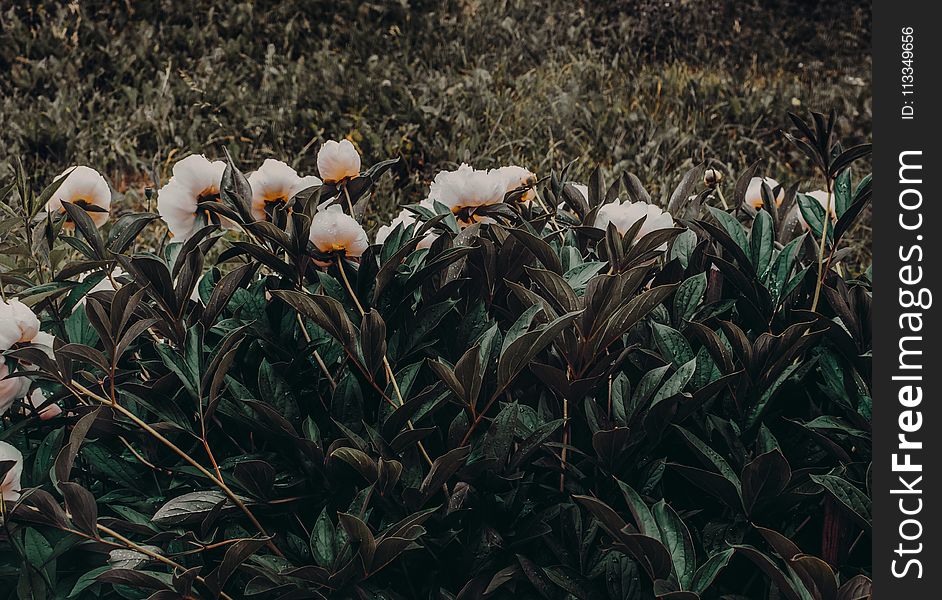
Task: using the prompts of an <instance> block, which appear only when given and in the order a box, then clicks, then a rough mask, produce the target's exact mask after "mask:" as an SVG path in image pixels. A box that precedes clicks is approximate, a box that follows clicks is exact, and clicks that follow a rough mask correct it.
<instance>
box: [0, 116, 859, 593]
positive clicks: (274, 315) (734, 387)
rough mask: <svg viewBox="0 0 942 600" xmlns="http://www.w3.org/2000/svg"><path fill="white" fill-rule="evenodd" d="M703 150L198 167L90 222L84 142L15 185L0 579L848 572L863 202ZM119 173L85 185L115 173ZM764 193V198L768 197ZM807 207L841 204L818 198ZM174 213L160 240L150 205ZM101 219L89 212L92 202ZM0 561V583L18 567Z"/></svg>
mask: <svg viewBox="0 0 942 600" xmlns="http://www.w3.org/2000/svg"><path fill="white" fill-rule="evenodd" d="M795 124H796V127H797V128H798V134H799V135H798V137H796V138H795V141H796V143H797V144H798V147H799V148H801V149H802V150H804V151H806V153H807V154H808V156H809V160H811V161H812V162H813V164H814V165H816V167H817V168H818V169H819V170H820V172H821V182H822V183H821V185H822V186H823V187H824V189H825V195H824V201H823V202H818V200H817V199H816V198H815V197H813V196H812V195H809V194H802V193H799V192H798V189H799V184H798V183H793V184H791V185H790V186H787V187H783V186H780V185H778V184H777V183H776V182H774V181H771V180H768V179H765V180H763V179H753V177H754V175H755V171H756V169H755V167H753V168H751V169H749V170H748V171H747V172H746V173H743V174H742V175H741V176H739V177H738V179H737V180H736V181H735V182H734V183H733V185H731V186H727V185H726V184H725V183H724V181H723V177H722V174H720V173H719V172H717V171H715V170H713V169H705V168H704V167H703V166H699V167H697V168H695V169H693V170H691V171H690V172H688V173H686V174H685V175H684V176H683V178H682V179H681V182H680V184H679V186H678V187H677V188H676V189H675V190H674V191H673V192H672V193H671V194H670V196H669V197H668V198H665V199H663V201H661V200H657V199H652V198H651V197H650V195H649V194H648V192H646V191H645V189H644V187H643V186H642V185H641V183H640V181H639V180H638V179H637V178H636V177H635V176H633V175H631V174H626V175H624V176H623V177H620V178H618V179H616V180H615V181H614V182H612V183H611V185H607V186H606V185H604V184H603V181H602V176H601V174H600V171H598V170H597V171H596V172H595V173H593V174H592V175H591V176H590V177H589V179H588V184H587V185H584V186H583V185H580V184H578V183H574V182H573V181H571V176H570V174H569V173H568V172H567V170H566V169H563V170H562V171H561V172H552V173H550V174H548V176H546V177H544V178H543V179H538V177H537V176H536V175H535V174H533V173H531V172H530V171H528V170H526V169H523V168H521V167H504V168H500V169H491V170H477V169H474V168H472V167H471V166H468V165H461V166H460V167H459V168H458V169H456V170H455V171H451V172H444V173H440V174H439V175H438V176H437V177H435V179H434V181H432V183H431V186H430V190H429V193H428V196H427V197H426V198H425V199H423V200H422V201H420V202H418V203H416V204H412V205H409V206H406V207H403V209H402V212H400V213H399V215H398V216H397V217H396V218H395V220H393V222H392V223H390V224H389V225H386V226H383V227H382V228H380V230H379V231H378V232H377V233H376V235H375V236H374V240H375V243H372V244H371V243H370V240H369V238H368V237H367V233H366V231H365V230H364V229H363V227H362V226H361V224H360V221H361V218H362V216H363V214H365V211H367V210H368V209H369V205H370V199H371V195H372V191H373V189H374V185H375V184H376V182H377V181H378V180H379V179H380V178H381V177H383V175H384V173H385V172H386V171H387V170H388V169H389V168H390V167H391V166H392V165H393V164H394V162H395V161H384V162H380V163H378V164H375V165H373V166H372V167H369V168H367V169H365V170H363V168H362V165H361V159H360V156H359V154H358V153H357V151H356V148H355V147H354V146H353V145H352V144H350V142H348V141H342V142H339V143H337V142H328V143H327V144H325V145H324V146H323V148H322V149H321V152H320V154H319V156H318V158H317V166H318V177H314V176H312V175H308V176H306V177H302V176H301V175H299V174H298V173H297V172H295V171H294V170H293V169H291V168H290V167H288V166H287V165H286V164H284V163H281V162H278V161H274V160H268V161H265V163H264V164H263V165H261V166H260V167H259V168H258V170H257V171H255V172H254V173H251V174H250V175H249V176H248V177H246V176H244V175H243V174H242V173H241V172H240V171H239V169H238V168H237V167H236V165H235V164H233V161H232V160H231V159H230V158H229V157H228V155H226V157H225V159H224V160H219V161H211V160H209V159H207V158H205V157H203V156H198V155H195V156H190V157H187V158H184V159H183V160H181V161H179V162H178V163H177V164H176V165H175V166H174V169H173V177H172V178H171V179H170V180H169V181H168V182H167V183H166V184H165V185H164V186H163V187H161V188H160V189H159V190H158V191H157V211H158V213H159V216H158V215H156V214H152V213H133V214H123V215H122V216H120V217H119V218H117V219H112V220H111V221H108V219H107V217H108V216H109V214H110V213H109V211H110V210H111V206H110V195H109V194H106V193H105V191H106V190H105V189H104V188H102V187H101V186H102V184H103V183H104V181H103V180H102V179H101V178H100V176H99V175H97V173H95V172H94V171H93V170H91V169H88V168H87V167H76V168H75V169H73V170H72V171H70V172H67V173H65V174H64V175H63V176H62V177H60V178H58V179H56V180H55V181H54V182H52V184H51V185H50V186H49V187H47V188H46V189H45V190H44V191H42V192H41V193H40V194H38V195H36V194H34V193H33V192H32V191H31V188H30V182H29V180H28V178H27V177H25V176H21V177H19V178H18V181H17V182H16V183H15V185H13V186H11V187H10V188H9V189H8V190H7V193H6V198H7V203H6V204H7V206H6V208H7V211H6V212H7V216H5V217H4V221H3V228H2V229H3V232H4V237H3V242H2V244H3V251H4V255H7V256H8V257H9V258H8V259H5V261H4V265H5V269H4V272H3V273H2V284H3V285H2V290H3V293H4V298H3V303H2V305H0V350H2V351H3V363H2V369H3V372H2V375H3V377H4V378H3V379H2V380H0V394H2V397H0V409H2V410H3V412H4V415H3V429H2V431H0V440H2V441H0V490H2V503H0V509H2V519H3V527H2V541H0V557H2V558H0V578H2V579H0V580H2V581H5V582H9V586H10V587H11V588H14V587H15V588H16V590H17V592H18V593H19V595H20V597H32V598H53V597H109V598H110V597H125V598H145V597H150V598H159V599H170V598H191V597H200V598H216V597H222V598H243V597H251V598H327V597H330V598H404V599H405V598H409V599H411V598H462V599H465V598H483V597H489V598H505V597H511V596H519V597H524V598H538V597H539V598H586V599H588V598H618V599H640V598H650V597H654V596H657V597H664V598H667V597H670V598H674V599H687V598H698V597H703V598H718V597H721V596H724V595H727V596H728V595H734V596H738V597H750V598H756V597H775V598H780V597H783V598H790V599H796V600H797V599H802V600H803V599H807V598H816V599H822V600H836V599H838V598H841V599H845V598H846V599H850V598H861V597H865V596H867V595H868V594H869V579H867V574H868V573H869V564H870V559H869V543H868V541H869V536H870V509H869V504H870V503H869V499H868V493H867V490H868V487H867V481H868V472H869V468H868V467H869V464H870V460H871V456H870V433H869V428H870V405H871V399H870V392H869V382H870V286H869V281H868V279H869V278H868V276H867V275H866V274H864V275H862V276H857V277H854V276H852V275H851V274H850V273H847V272H846V271H845V270H844V268H843V267H842V265H841V259H842V257H843V252H842V247H841V239H842V236H843V235H844V234H846V233H847V231H848V230H849V229H850V227H851V226H852V224H853V222H854V220H855V218H856V217H857V215H859V214H860V212H861V210H862V209H863V208H864V206H865V205H866V203H867V202H868V201H869V198H870V179H869V176H868V177H866V178H863V179H862V180H860V181H857V182H854V181H852V175H851V170H850V169H849V166H850V165H851V163H852V162H853V161H854V160H855V159H857V158H859V157H861V156H864V155H865V154H866V153H867V152H868V151H869V147H868V146H861V147H855V148H851V149H848V150H846V151H845V150H842V149H841V148H840V146H839V145H838V144H836V143H834V142H833V135H832V127H833V117H831V118H828V117H825V116H822V115H815V119H814V126H813V127H812V126H809V125H808V124H806V123H805V122H804V121H802V120H800V119H797V118H795ZM105 185H107V184H105ZM757 200H758V201H757ZM828 215H831V216H830V217H829V216H828ZM158 219H160V220H162V221H163V223H164V225H165V226H166V227H167V229H168V230H169V231H168V234H167V236H166V238H165V240H164V242H163V243H160V244H159V245H158V246H157V247H154V245H153V241H152V240H153V236H142V235H141V234H142V232H144V231H145V230H148V231H149V230H153V229H154V228H158V227H160V225H159V224H158V223H157V221H158ZM106 221H108V222H107V223H106ZM0 585H7V584H6V583H4V584H0Z"/></svg>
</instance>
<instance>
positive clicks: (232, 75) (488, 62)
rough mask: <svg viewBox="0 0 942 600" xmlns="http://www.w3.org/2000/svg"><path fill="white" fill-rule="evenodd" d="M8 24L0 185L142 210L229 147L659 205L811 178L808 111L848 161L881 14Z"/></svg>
mask: <svg viewBox="0 0 942 600" xmlns="http://www.w3.org/2000/svg"><path fill="white" fill-rule="evenodd" d="M0 25H2V26H0V70H2V71H3V72H4V73H6V74H7V75H6V76H5V77H4V78H3V79H2V80H0V144H2V145H3V147H4V148H5V150H6V152H5V154H4V156H3V157H0V173H3V172H7V173H9V171H10V169H11V165H12V161H13V160H14V159H15V158H17V157H18V158H20V159H21V160H23V161H24V163H25V165H26V167H27V170H28V171H30V172H31V173H32V174H33V175H35V176H37V177H38V178H43V177H45V178H51V177H52V176H54V175H56V174H58V173H59V172H61V171H62V170H63V169H64V168H65V167H67V166H69V165H71V164H74V163H75V162H78V163H85V164H91V165H95V166H96V168H98V169H99V170H102V172H104V173H105V174H106V176H107V177H108V178H109V180H110V181H111V182H112V184H113V186H114V188H115V189H116V191H118V192H119V193H123V192H127V191H130V192H132V195H131V200H138V199H140V198H141V197H142V195H141V193H140V192H141V191H142V188H143V187H144V186H145V185H152V184H154V183H155V180H156V181H158V182H159V181H162V180H165V179H166V178H167V177H168V168H169V164H170V163H171V162H172V159H173V158H174V156H176V157H178V158H179V157H180V156H182V155H183V154H186V153H188V152H192V151H197V150H199V151H204V150H205V151H208V152H209V153H210V154H213V153H216V154H217V155H221V154H222V150H221V146H222V145H224V144H225V145H227V146H228V147H229V149H230V151H231V152H233V154H234V156H235V157H236V159H237V161H238V162H239V164H240V165H241V167H242V168H243V169H244V170H246V171H250V170H252V169H253V168H254V167H255V166H256V165H258V164H260V163H261V161H262V160H263V159H264V158H266V157H269V156H274V157H276V158H281V159H287V158H288V157H293V161H294V165H293V166H295V167H296V168H298V170H299V171H300V172H306V173H307V172H313V163H314V156H315V152H316V150H317V148H318V147H319V145H320V143H321V142H322V141H323V140H325V139H329V138H339V137H349V138H350V139H351V140H352V141H354V142H355V143H356V144H357V145H358V146H359V148H360V150H361V153H363V154H364V155H365V156H367V157H371V158H373V159H379V158H380V157H386V156H395V155H398V154H402V155H403V156H405V157H407V158H408V163H407V164H406V165H405V166H406V168H405V169H403V171H402V172H401V173H400V174H399V180H398V183H399V184H400V185H402V184H411V185H416V184H421V183H425V182H427V181H428V180H429V179H430V177H431V176H432V175H433V174H434V173H435V172H437V171H438V170H440V169H442V168H446V167H449V166H452V165H454V164H456V163H458V162H461V161H474V163H475V166H478V167H488V166H493V165H494V164H498V163H502V164H507V163H513V162H515V163H518V164H522V165H524V166H527V167H528V168H530V169H531V170H533V171H535V172H537V173H538V174H541V175H543V174H545V173H544V171H546V170H547V168H548V166H549V165H553V164H559V163H560V162H564V161H569V160H576V169H575V172H576V173H582V174H583V176H585V175H587V174H588V171H589V170H590V169H591V168H593V167H594V166H595V165H597V164H601V165H602V166H603V169H604V170H605V172H606V173H620V172H622V171H625V170H630V171H632V172H634V173H636V174H637V175H638V176H639V177H640V178H641V180H642V181H643V182H644V183H645V185H647V186H649V187H650V188H652V189H654V190H658V189H662V188H667V187H670V185H671V184H675V183H676V182H668V181H663V180H662V178H663V176H664V173H678V172H682V170H684V169H686V168H689V167H690V166H693V164H696V163H698V162H700V161H702V160H705V159H708V160H712V161H715V162H716V163H717V165H718V166H721V167H724V168H725V169H726V170H727V171H729V172H737V171H739V170H741V169H742V168H744V167H745V166H747V165H748V164H751V163H752V162H754V161H756V160H763V161H765V166H764V167H763V169H762V170H763V171H765V173H766V174H767V175H770V176H773V177H776V178H777V179H778V180H779V181H785V180H789V181H791V180H794V179H796V178H808V177H810V176H811V175H812V173H810V172H798V173H791V172H790V170H789V167H788V166H787V165H788V163H789V160H790V159H793V158H796V157H795V155H794V152H793V150H792V149H790V148H789V147H788V145H787V144H785V143H784V142H783V140H782V138H781V136H780V135H779V130H780V129H781V128H783V127H786V126H787V123H786V122H785V120H784V115H785V112H786V110H794V109H795V104H797V103H801V105H803V106H805V107H810V108H813V109H815V110H823V111H827V110H830V109H834V110H836V111H837V113H838V114H839V115H842V119H841V122H840V123H838V130H839V131H840V132H841V135H842V139H844V140H845V141H846V142H848V143H850V144H853V143H859V142H862V141H866V140H867V139H868V138H869V131H870V120H871V105H870V103H871V96H870V90H869V85H870V58H869V31H870V12H869V4H868V3H866V2H847V1H838V2H830V3H826V4H822V5H820V6H819V5H818V3H816V2H806V1H799V0H779V1H758V0H753V1H747V2H719V3H717V2H700V1H690V0H686V1H683V0H682V1H680V2H676V1H675V2H663V1H662V2H654V1H650V0H640V1H631V2H628V1H624V0H623V1H619V2H604V3H598V2H586V1H582V0H560V1H552V2H551V1H546V0H543V1H538V2H532V1H527V2H524V1H515V0H504V1H494V2H484V1H481V0H464V1H460V2H442V1H433V0H415V1H412V2H409V1H408V0H401V1H400V2H393V1H390V2H382V3H380V2H376V3H359V2H327V1H323V0H301V1H296V2H239V1H236V2H221V1H219V0H196V1H193V2H188V3H187V9H186V10H181V9H180V8H179V5H178V3H174V2H170V1H169V0H164V1H157V2H134V3H130V2H128V3H125V2H117V1H112V2H108V1H99V2H88V3H82V4H81V5H80V4H79V3H77V2H76V3H69V4H65V3H60V2H35V3H31V4H20V3H17V4H15V5H14V4H11V5H8V6H7V8H6V9H5V10H4V11H3V12H2V14H0ZM792 162H794V163H795V164H801V163H800V161H797V162H796V161H792ZM814 187H820V184H816V183H814V182H809V183H808V189H813V188H814ZM381 199H384V201H385V203H386V208H387V209H388V211H389V212H391V208H392V206H393V205H394V204H395V201H396V199H395V198H394V196H393V194H392V185H391V184H390V185H389V186H388V188H387V190H386V193H385V194H383V195H382V197H381ZM128 204H131V202H129V203H128ZM129 208H130V207H129ZM864 231H867V230H866V228H864Z"/></svg>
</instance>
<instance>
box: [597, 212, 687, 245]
mask: <svg viewBox="0 0 942 600" xmlns="http://www.w3.org/2000/svg"><path fill="white" fill-rule="evenodd" d="M641 219H645V221H644V223H643V224H642V225H641V228H640V229H639V230H638V234H637V235H636V236H635V239H641V238H643V237H644V236H646V235H647V234H649V233H651V232H652V231H656V230H658V229H667V228H669V227H673V226H674V219H673V218H672V217H671V215H670V213H668V212H665V211H663V210H661V208H659V207H657V206H655V205H653V204H648V203H647V202H629V201H625V202H619V201H618V200H615V201H614V202H610V203H608V204H605V205H603V206H602V207H601V208H600V209H599V212H598V213H597V214H596V216H595V226H596V227H597V228H599V229H601V230H602V231H605V230H606V229H608V224H609V223H612V224H613V225H615V228H616V229H617V230H618V233H620V234H622V235H625V233H627V231H628V230H629V229H631V227H632V226H633V225H634V224H635V223H637V222H638V221H640V220H641ZM666 246H667V244H664V246H663V247H664V248H666Z"/></svg>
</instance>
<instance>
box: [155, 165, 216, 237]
mask: <svg viewBox="0 0 942 600" xmlns="http://www.w3.org/2000/svg"><path fill="white" fill-rule="evenodd" d="M225 170H226V163H224V162H222V161H221V160H216V161H210V160H208V159H207V158H206V157H205V156H203V155H202V154H191V155H190V156H187V157H186V158H184V159H183V160H181V161H179V162H178V163H176V164H175V165H173V176H172V177H171V178H170V181H168V182H167V184H166V185H164V186H163V187H162V188H160V190H159V191H158V192H157V212H158V213H160V216H161V218H162V219H163V220H164V222H165V223H166V224H167V227H168V228H169V229H170V233H171V235H173V236H174V237H175V238H178V239H179V240H180V241H184V240H186V239H187V238H188V237H190V236H191V235H193V233H195V232H196V230H197V229H198V228H199V219H198V218H199V216H200V215H199V209H198V208H197V205H198V204H199V203H200V202H205V201H211V200H212V201H217V202H218V201H219V188H220V186H221V184H222V174H223V172H225ZM208 217H209V218H211V219H219V222H220V224H221V225H223V226H224V227H227V228H232V227H233V226H234V224H233V223H232V221H230V220H229V219H226V218H222V217H218V216H217V215H215V214H213V215H208Z"/></svg>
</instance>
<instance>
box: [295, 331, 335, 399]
mask: <svg viewBox="0 0 942 600" xmlns="http://www.w3.org/2000/svg"><path fill="white" fill-rule="evenodd" d="M296 316H297V317H298V325H299V326H300V327H301V333H303V334H304V339H305V340H306V341H307V343H308V344H310V343H311V334H309V333H308V332H307V327H305V326H304V319H302V318H301V313H296ZM312 352H313V353H314V361H315V362H316V363H317V366H319V367H320V368H321V371H322V372H323V373H324V377H326V378H327V381H328V382H329V383H330V389H332V390H333V389H336V388H337V382H336V381H334V378H333V377H331V375H330V371H328V370H327V365H326V364H324V359H323V358H321V355H320V354H318V352H317V349H316V348H315V349H313V350H312Z"/></svg>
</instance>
